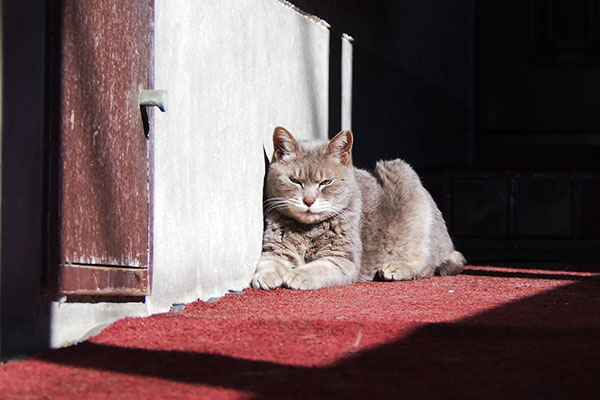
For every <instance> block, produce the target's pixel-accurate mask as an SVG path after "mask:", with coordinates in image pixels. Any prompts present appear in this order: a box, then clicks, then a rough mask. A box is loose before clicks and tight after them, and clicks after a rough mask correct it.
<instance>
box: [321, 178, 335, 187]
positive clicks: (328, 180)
mask: <svg viewBox="0 0 600 400" xmlns="http://www.w3.org/2000/svg"><path fill="white" fill-rule="evenodd" d="M331 182H332V180H331V179H325V180H324V181H321V183H319V185H320V186H327V185H331Z"/></svg>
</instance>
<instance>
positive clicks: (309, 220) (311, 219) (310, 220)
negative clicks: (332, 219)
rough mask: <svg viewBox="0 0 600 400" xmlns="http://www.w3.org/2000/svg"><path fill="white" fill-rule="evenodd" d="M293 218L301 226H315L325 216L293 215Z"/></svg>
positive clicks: (314, 214)
mask: <svg viewBox="0 0 600 400" xmlns="http://www.w3.org/2000/svg"><path fill="white" fill-rule="evenodd" d="M293 218H294V219H295V220H296V221H298V222H301V223H303V224H316V223H318V222H321V221H323V220H324V219H326V218H327V215H324V214H317V213H312V212H303V213H294V216H293Z"/></svg>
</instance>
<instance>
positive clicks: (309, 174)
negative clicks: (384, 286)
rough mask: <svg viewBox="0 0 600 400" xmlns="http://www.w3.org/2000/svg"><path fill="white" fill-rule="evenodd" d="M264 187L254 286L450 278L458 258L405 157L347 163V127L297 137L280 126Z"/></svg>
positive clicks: (349, 146)
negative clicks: (318, 137) (321, 136)
mask: <svg viewBox="0 0 600 400" xmlns="http://www.w3.org/2000/svg"><path fill="white" fill-rule="evenodd" d="M273 143H274V147H275V151H274V153H273V160H272V163H271V165H270V166H269V169H268V172H267V177H266V184H265V197H266V199H265V232H264V238H263V253H262V256H261V258H260V260H259V262H258V265H257V267H256V272H255V274H254V277H253V278H252V282H251V286H252V287H254V288H261V289H275V288H278V287H282V286H283V287H287V288H291V289H317V288H322V287H327V286H339V285H348V284H351V283H354V282H365V281H370V280H373V279H376V278H377V279H382V280H388V281H396V280H409V279H421V278H429V277H431V276H432V275H434V274H436V273H437V274H439V275H454V274H458V273H460V272H461V271H462V268H463V266H464V264H465V259H464V257H463V256H462V254H461V253H459V252H458V251H455V250H454V247H453V245H452V241H451V240H450V237H449V236H448V231H447V230H446V226H445V224H444V220H443V218H442V215H441V213H440V211H439V210H438V208H437V207H436V205H435V203H434V202H433V200H432V198H431V196H430V195H429V193H428V192H427V191H426V190H425V188H424V187H423V186H422V185H421V181H420V180H419V177H418V176H417V174H416V173H415V171H414V170H413V169H412V168H411V167H410V166H409V165H408V164H407V163H405V162H404V161H402V160H393V161H381V162H378V163H377V166H376V167H375V172H374V173H373V174H370V173H369V172H367V171H363V170H360V169H358V168H354V167H353V166H352V161H351V155H350V151H351V149H352V143H353V137H352V132H350V131H342V132H340V133H338V134H337V136H336V137H334V138H333V139H332V140H331V141H329V142H325V143H323V142H316V141H307V142H302V143H298V142H297V141H296V139H295V138H294V137H293V136H292V134H291V133H290V132H288V131H287V130H285V129H284V128H281V127H277V128H275V132H274V133H273Z"/></svg>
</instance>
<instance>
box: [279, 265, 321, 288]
mask: <svg viewBox="0 0 600 400" xmlns="http://www.w3.org/2000/svg"><path fill="white" fill-rule="evenodd" d="M282 279H283V286H285V287H286V288H288V289H297V290H310V289H318V288H319V287H320V286H319V285H318V284H317V282H316V281H315V277H314V274H311V273H310V271H308V270H304V269H301V268H296V269H294V270H292V271H289V272H287V273H286V274H284V275H283V278H282Z"/></svg>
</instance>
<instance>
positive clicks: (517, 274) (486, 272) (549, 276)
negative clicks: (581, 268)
mask: <svg viewBox="0 0 600 400" xmlns="http://www.w3.org/2000/svg"><path fill="white" fill-rule="evenodd" d="M462 273H463V275H472V276H490V277H496V278H525V279H544V280H559V281H596V282H600V274H598V275H588V276H586V275H573V274H560V273H554V274H553V273H547V272H544V273H536V272H524V271H501V270H494V269H491V268H490V269H468V268H466V269H464V270H463V272H462Z"/></svg>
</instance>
